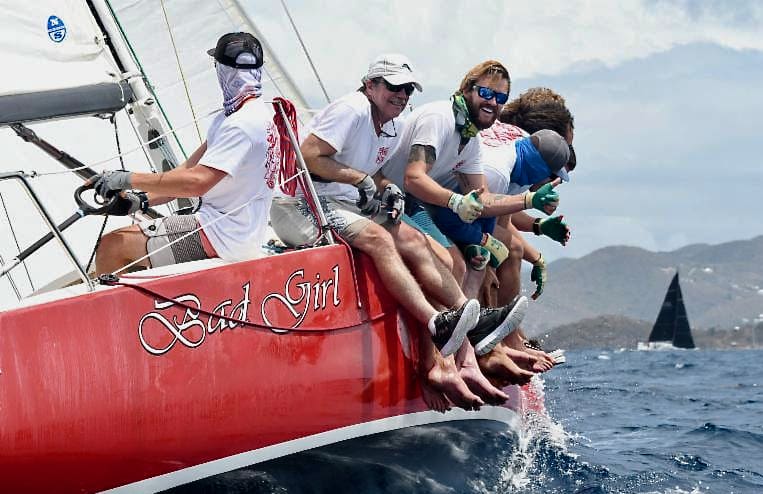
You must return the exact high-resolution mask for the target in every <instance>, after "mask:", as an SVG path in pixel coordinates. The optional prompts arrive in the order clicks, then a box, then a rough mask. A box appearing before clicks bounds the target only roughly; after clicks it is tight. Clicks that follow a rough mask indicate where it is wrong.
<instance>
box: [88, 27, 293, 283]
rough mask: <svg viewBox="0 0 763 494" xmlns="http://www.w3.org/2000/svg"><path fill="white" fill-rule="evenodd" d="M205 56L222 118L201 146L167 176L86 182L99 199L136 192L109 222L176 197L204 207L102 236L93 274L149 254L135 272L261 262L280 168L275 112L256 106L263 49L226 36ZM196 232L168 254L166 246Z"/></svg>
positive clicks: (104, 176)
mask: <svg viewBox="0 0 763 494" xmlns="http://www.w3.org/2000/svg"><path fill="white" fill-rule="evenodd" d="M207 53H208V54H209V55H211V56H212V57H213V58H214V60H215V66H216V71H217V78H218V82H219V84H220V89H221V90H222V94H223V107H224V112H222V113H220V114H218V115H217V116H216V117H215V119H214V120H213V122H212V124H211V125H210V127H209V130H208V132H207V139H206V141H205V142H204V143H203V144H202V145H201V146H200V147H199V148H198V149H196V150H195V151H194V152H193V154H192V155H191V156H190V157H189V158H188V160H186V161H185V162H184V163H183V164H181V165H180V166H178V167H177V168H175V169H173V170H171V171H168V172H165V173H138V172H128V171H122V170H114V171H105V172H103V173H101V174H99V175H96V176H95V177H93V178H92V179H91V183H94V184H95V189H96V192H97V193H98V194H99V195H101V196H102V197H109V196H111V195H113V194H115V193H117V192H119V191H123V190H128V189H136V190H139V191H140V192H137V191H129V192H122V193H121V194H120V198H119V202H118V203H117V207H116V210H114V211H111V213H110V214H132V213H135V212H137V211H138V210H142V211H144V212H145V211H146V209H147V208H148V207H149V206H153V205H157V204H163V203H165V202H168V201H170V200H172V199H175V198H179V197H200V198H201V206H200V208H199V209H198V211H197V212H196V213H195V214H192V215H172V216H168V217H165V218H159V219H157V220H151V221H147V222H143V223H140V224H138V225H133V226H129V227H126V228H121V229H118V230H115V231H113V232H111V233H109V234H107V235H105V236H104V237H103V238H102V239H101V243H100V245H99V247H98V250H97V253H96V272H97V274H102V273H110V272H113V271H115V270H117V269H120V268H121V267H123V266H125V265H126V264H128V263H131V262H133V261H134V260H137V259H140V258H142V257H144V256H146V255H147V253H150V255H149V257H148V258H147V259H144V260H142V261H140V262H139V263H138V266H142V267H146V268H148V267H157V266H163V265H167V264H174V263H179V262H186V261H193V260H198V259H205V258H209V257H221V258H223V259H225V260H229V261H237V260H243V259H250V258H254V257H258V256H259V249H260V245H261V244H262V240H263V236H264V229H265V227H266V225H267V223H268V212H269V209H270V203H271V200H272V196H273V189H274V187H275V184H276V178H277V174H278V169H279V163H280V161H281V151H280V146H279V131H278V128H277V126H276V124H275V123H274V122H273V115H274V112H273V108H272V106H270V105H266V104H265V103H264V102H263V101H262V99H261V98H260V96H261V95H262V85H261V83H260V80H261V74H262V69H261V67H262V64H263V56H262V46H261V45H260V42H259V41H258V40H257V39H256V38H255V37H254V36H252V35H251V34H248V33H229V34H226V35H224V36H222V37H221V38H220V39H219V40H218V42H217V46H216V47H215V48H213V49H211V50H209V51H208V52H207ZM194 230H198V231H196V232H195V233H192V234H190V235H189V236H187V237H185V238H183V239H182V240H180V241H179V242H176V243H174V244H171V245H169V246H168V244H170V240H171V239H175V238H178V237H181V236H183V235H185V234H188V233H190V232H193V231H194ZM162 247H165V248H162ZM157 249H161V250H158V251H157Z"/></svg>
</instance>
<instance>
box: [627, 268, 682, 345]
mask: <svg viewBox="0 0 763 494" xmlns="http://www.w3.org/2000/svg"><path fill="white" fill-rule="evenodd" d="M638 346H639V349H662V348H665V349H669V348H695V345H694V339H693V338H692V336H691V329H690V328H689V319H688V318H687V316H686V307H685V306H684V300H683V296H682V295H681V285H679V283H678V273H676V274H675V276H674V277H673V281H671V282H670V287H668V293H666V294H665V300H664V301H663V302H662V308H661V309H660V313H659V314H658V315H657V321H655V323H654V326H653V327H652V332H651V333H650V334H649V341H648V343H646V344H645V343H639V345H638Z"/></svg>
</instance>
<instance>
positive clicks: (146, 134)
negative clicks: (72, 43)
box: [88, 0, 192, 209]
mask: <svg viewBox="0 0 763 494" xmlns="http://www.w3.org/2000/svg"><path fill="white" fill-rule="evenodd" d="M88 5H90V7H91V10H92V12H93V16H94V17H95V19H96V21H97V22H98V23H99V25H100V26H101V28H102V29H103V31H104V33H105V34H106V36H107V46H108V48H109V51H110V52H111V55H112V56H113V57H114V60H115V61H116V63H117V65H118V66H119V67H120V69H121V70H122V74H121V76H122V77H123V78H124V79H125V80H126V81H127V83H128V84H129V85H130V88H131V89H132V92H133V95H134V97H133V99H132V100H131V101H130V102H129V103H128V105H127V106H128V112H127V114H128V116H129V118H131V119H133V120H134V121H135V122H136V124H137V131H138V134H139V135H140V140H141V141H142V142H148V141H153V142H151V143H150V144H149V145H148V149H147V155H148V157H149V159H150V160H151V162H152V163H153V166H154V169H155V170H156V171H158V172H167V171H170V170H172V169H173V168H176V167H177V166H178V164H179V160H178V158H177V155H176V154H175V151H174V150H173V148H172V146H171V145H170V144H169V141H168V140H167V139H166V138H164V137H159V136H163V135H165V134H167V133H168V132H169V131H170V130H171V129H170V127H169V125H168V124H167V121H166V120H165V119H164V118H163V117H162V115H161V114H160V112H159V111H158V109H157V107H158V102H157V101H156V99H155V97H154V96H153V94H152V93H151V90H150V88H149V87H148V85H147V83H146V74H144V73H143V72H142V71H141V70H140V69H139V67H138V65H137V64H136V63H135V60H134V58H133V57H132V55H131V53H130V50H129V48H128V47H127V45H126V41H125V39H124V36H123V33H122V31H121V29H120V27H119V25H118V24H117V23H116V21H115V19H114V16H113V13H112V10H111V7H110V6H109V4H108V1H107V0H88ZM154 139H155V140H154ZM178 146H179V147H180V144H179V142H178ZM181 151H182V148H181ZM176 201H177V206H176V208H175V209H179V208H185V207H189V206H191V205H192V204H191V201H190V200H188V199H178V200H176ZM176 201H172V202H173V203H174V202H176Z"/></svg>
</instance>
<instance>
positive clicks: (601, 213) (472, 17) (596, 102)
mask: <svg viewBox="0 0 763 494" xmlns="http://www.w3.org/2000/svg"><path fill="white" fill-rule="evenodd" d="M250 5H251V10H250V12H251V13H252V14H254V13H255V12H257V11H258V10H257V9H259V13H260V14H261V15H260V17H259V20H258V25H259V26H260V29H261V30H262V31H263V33H264V35H265V36H267V37H268V39H269V40H270V41H271V44H273V45H274V50H276V51H278V53H279V57H280V58H281V59H282V61H284V62H285V64H286V65H287V66H288V67H294V66H297V67H299V66H300V64H301V65H303V66H305V67H306V65H305V64H304V55H302V53H301V52H299V51H298V49H297V48H295V49H294V50H293V51H291V52H289V51H288V50H286V49H283V50H280V51H279V47H284V48H285V47H287V46H290V45H291V46H294V45H295V42H294V40H293V39H290V38H294V34H293V32H292V31H291V27H290V26H289V25H288V24H287V21H286V20H285V19H286V17H285V15H284V14H283V11H282V10H281V8H280V4H279V5H276V6H273V7H270V8H265V7H264V6H263V5H262V4H259V3H257V4H255V3H254V2H251V3H250ZM288 5H289V8H290V10H291V13H292V16H293V17H294V20H295V22H296V23H297V25H298V27H299V28H300V31H301V34H302V36H303V38H304V39H305V41H306V43H307V45H308V49H309V50H310V52H311V55H312V57H313V59H314V61H315V63H316V66H317V67H318V70H319V72H320V73H321V76H322V78H323V80H324V83H325V84H326V86H327V88H328V92H329V94H330V95H331V96H332V97H338V96H341V95H342V94H344V93H346V92H348V91H352V90H353V89H355V88H356V87H357V84H358V79H359V78H360V76H361V75H362V74H363V72H364V70H365V68H366V66H367V64H368V61H370V59H371V58H373V57H374V56H375V55H376V54H378V53H380V52H385V51H397V52H402V53H405V54H407V55H408V56H409V57H410V58H411V59H412V61H413V63H414V65H415V66H417V68H418V70H419V71H420V72H421V74H422V78H423V82H424V86H425V91H424V93H423V94H417V95H416V96H415V97H414V98H413V99H412V103H413V104H414V105H416V104H421V103H424V102H427V101H431V100H436V99H442V98H446V97H448V96H449V94H450V93H451V91H452V89H453V88H454V87H455V86H456V85H457V84H458V82H459V81H460V79H461V77H462V75H463V73H464V72H465V71H466V70H468V68H469V67H471V66H472V65H474V64H476V63H478V62H480V61H482V60H485V59H487V58H496V59H498V60H501V61H503V62H504V63H505V64H506V65H507V66H508V67H509V70H510V72H511V73H512V78H513V83H512V96H516V95H518V94H520V93H521V92H522V91H523V90H525V89H527V88H529V87H532V86H547V87H550V88H553V89H555V90H557V91H558V92H559V93H561V94H562V95H563V96H565V98H566V99H567V102H568V106H569V107H570V108H571V110H572V111H573V113H574V115H575V119H576V120H575V121H576V135H575V147H576V151H577V155H578V162H579V167H578V170H576V172H575V173H574V175H573V182H572V183H570V184H567V185H564V186H563V187H562V188H560V189H559V192H560V194H561V195H562V207H561V209H560V211H562V212H563V213H564V214H565V216H566V218H568V220H569V222H570V224H571V226H572V228H573V239H572V242H571V243H570V244H569V245H568V246H567V247H566V248H561V247H559V246H556V245H555V244H554V243H553V242H550V241H545V240H542V239H535V240H536V242H537V244H538V246H539V247H540V248H541V249H542V250H543V251H544V253H545V254H546V255H547V257H548V258H550V259H555V258H559V257H561V256H568V257H579V256H582V255H585V254H587V253H589V252H591V251H592V250H594V249H597V248H600V247H603V246H606V245H614V244H626V245H635V246H640V247H644V248H647V249H650V250H673V249H675V248H678V247H681V246H683V245H686V244H689V243H695V242H707V243H719V242H723V241H728V240H734V239H740V238H750V237H753V236H755V235H759V234H763V221H761V220H760V218H759V217H758V213H757V211H758V210H759V209H760V206H759V205H758V196H759V195H760V185H759V184H760V183H761V182H763V167H762V165H763V145H762V144H763V139H761V137H763V131H762V130H761V129H763V124H762V123H761V121H760V116H761V115H763V94H761V91H760V90H759V88H761V87H763V36H761V34H762V33H763V3H760V2H736V1H735V2H730V1H729V2H727V1H706V2H694V1H658V0H655V1H628V2H607V1H592V2H562V1H554V0H550V1H545V2H542V3H538V2H514V1H507V2H499V1H482V2H454V1H443V2H434V1H431V2H427V1H424V2H417V3H416V4H415V5H413V6H411V4H409V3H408V2H403V1H397V0H392V1H387V2H376V1H371V2H364V3H363V4H362V5H357V6H356V5H347V3H346V2H339V1H330V0H329V1H327V2H325V3H321V5H323V7H322V8H321V9H317V7H316V5H317V4H316V2H313V1H310V0H304V1H295V0H291V1H290V2H288ZM541 11H542V12H541ZM327 26H331V28H330V29H329V28H328V27H327ZM290 70H291V71H292V75H294V76H295V78H296V79H298V80H301V81H302V82H301V83H300V85H301V87H303V88H306V93H307V96H308V99H309V100H310V101H311V102H313V103H314V104H315V105H316V106H318V107H320V106H321V105H323V104H325V102H324V101H323V100H322V97H321V95H320V92H319V91H318V89H317V84H316V83H315V82H314V79H312V78H311V75H310V73H309V71H308V70H307V69H297V71H296V72H295V71H294V69H291V68H290Z"/></svg>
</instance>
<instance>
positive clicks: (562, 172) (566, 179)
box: [554, 167, 570, 182]
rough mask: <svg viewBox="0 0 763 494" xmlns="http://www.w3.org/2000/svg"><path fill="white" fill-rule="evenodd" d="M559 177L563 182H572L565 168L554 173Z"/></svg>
mask: <svg viewBox="0 0 763 494" xmlns="http://www.w3.org/2000/svg"><path fill="white" fill-rule="evenodd" d="M554 175H556V176H557V177H559V178H561V179H562V182H569V181H570V175H569V173H567V169H566V168H565V167H561V168H560V169H559V171H557V172H556V173H554Z"/></svg>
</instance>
